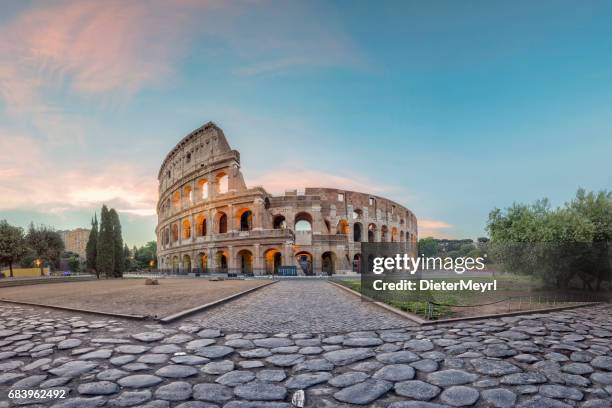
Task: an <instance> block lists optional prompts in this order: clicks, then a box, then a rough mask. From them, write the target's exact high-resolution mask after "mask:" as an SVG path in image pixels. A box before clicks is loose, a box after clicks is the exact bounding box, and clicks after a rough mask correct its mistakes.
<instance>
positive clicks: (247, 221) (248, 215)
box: [240, 210, 253, 231]
mask: <svg viewBox="0 0 612 408" xmlns="http://www.w3.org/2000/svg"><path fill="white" fill-rule="evenodd" d="M252 228H253V213H252V212H251V210H246V211H244V212H243V213H242V215H241V216H240V231H250V230H251V229H252Z"/></svg>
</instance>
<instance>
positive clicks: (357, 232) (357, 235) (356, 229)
mask: <svg viewBox="0 0 612 408" xmlns="http://www.w3.org/2000/svg"><path fill="white" fill-rule="evenodd" d="M361 229H362V227H361V223H360V222H356V223H354V224H353V241H354V242H361V235H362V233H361Z"/></svg>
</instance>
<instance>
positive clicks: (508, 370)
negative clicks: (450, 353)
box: [470, 358, 521, 377]
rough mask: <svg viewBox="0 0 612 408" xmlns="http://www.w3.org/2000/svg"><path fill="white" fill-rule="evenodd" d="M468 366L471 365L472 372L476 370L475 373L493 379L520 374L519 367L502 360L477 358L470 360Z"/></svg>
mask: <svg viewBox="0 0 612 408" xmlns="http://www.w3.org/2000/svg"><path fill="white" fill-rule="evenodd" d="M470 364H471V365H472V367H474V370H476V372H478V373H480V374H485V375H490V376H494V377H499V376H502V375H507V374H514V373H520V372H521V369H520V368H519V367H517V366H515V365H514V364H512V363H509V362H507V361H503V360H493V359H489V358H478V359H474V360H470Z"/></svg>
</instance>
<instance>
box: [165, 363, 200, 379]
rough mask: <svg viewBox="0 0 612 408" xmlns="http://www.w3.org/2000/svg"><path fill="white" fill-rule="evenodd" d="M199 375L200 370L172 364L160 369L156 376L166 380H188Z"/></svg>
mask: <svg viewBox="0 0 612 408" xmlns="http://www.w3.org/2000/svg"><path fill="white" fill-rule="evenodd" d="M196 374H198V369H197V368H195V367H192V366H189V365H180V364H171V365H167V366H165V367H162V368H160V369H159V370H157V371H156V372H155V375H159V376H160V377H166V378H186V377H191V376H192V375H196Z"/></svg>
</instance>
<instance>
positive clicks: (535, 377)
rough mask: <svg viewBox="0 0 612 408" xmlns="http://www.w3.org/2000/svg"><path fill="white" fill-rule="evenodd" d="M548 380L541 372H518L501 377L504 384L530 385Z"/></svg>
mask: <svg viewBox="0 0 612 408" xmlns="http://www.w3.org/2000/svg"><path fill="white" fill-rule="evenodd" d="M545 382H546V377H545V376H544V375H542V374H540V373H516V374H509V375H506V376H504V377H502V379H501V383H502V384H508V385H529V384H542V383H545Z"/></svg>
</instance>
